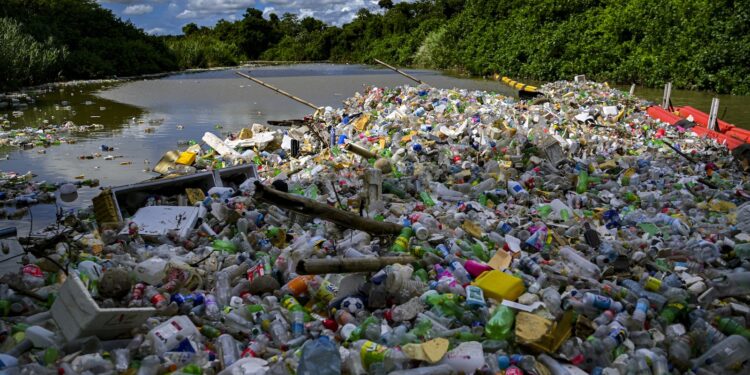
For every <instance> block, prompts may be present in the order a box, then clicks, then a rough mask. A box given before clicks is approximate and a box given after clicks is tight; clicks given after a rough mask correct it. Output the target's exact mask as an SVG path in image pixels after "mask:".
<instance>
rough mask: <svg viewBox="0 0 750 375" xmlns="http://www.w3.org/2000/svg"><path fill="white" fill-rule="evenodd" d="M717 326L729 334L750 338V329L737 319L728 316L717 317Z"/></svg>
mask: <svg viewBox="0 0 750 375" xmlns="http://www.w3.org/2000/svg"><path fill="white" fill-rule="evenodd" d="M716 326H717V327H718V328H719V330H720V331H721V332H723V333H726V334H729V335H740V336H742V337H744V338H746V339H748V340H750V329H748V328H747V327H745V326H744V325H742V324H740V323H738V322H737V321H736V320H734V319H732V318H727V317H718V316H717V317H716Z"/></svg>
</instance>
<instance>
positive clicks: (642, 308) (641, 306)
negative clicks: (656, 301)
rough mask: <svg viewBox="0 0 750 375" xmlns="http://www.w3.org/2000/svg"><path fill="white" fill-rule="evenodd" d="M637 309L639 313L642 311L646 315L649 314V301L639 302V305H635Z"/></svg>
mask: <svg viewBox="0 0 750 375" xmlns="http://www.w3.org/2000/svg"><path fill="white" fill-rule="evenodd" d="M635 309H636V310H637V311H641V312H643V313H644V314H645V313H647V312H648V302H647V301H638V303H637V304H636V305H635Z"/></svg>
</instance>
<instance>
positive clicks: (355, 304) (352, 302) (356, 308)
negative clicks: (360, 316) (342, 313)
mask: <svg viewBox="0 0 750 375" xmlns="http://www.w3.org/2000/svg"><path fill="white" fill-rule="evenodd" d="M341 308H342V309H344V310H346V311H348V312H350V313H352V315H355V314H357V313H358V312H360V311H362V310H363V309H364V308H365V303H364V302H362V299H361V298H359V297H346V298H344V300H343V301H341Z"/></svg>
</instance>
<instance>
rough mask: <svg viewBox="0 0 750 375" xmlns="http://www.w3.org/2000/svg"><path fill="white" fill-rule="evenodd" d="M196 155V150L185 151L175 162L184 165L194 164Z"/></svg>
mask: <svg viewBox="0 0 750 375" xmlns="http://www.w3.org/2000/svg"><path fill="white" fill-rule="evenodd" d="M195 155H196V154H195V153H194V152H189V151H185V152H183V153H181V154H180V157H179V158H177V161H175V163H177V164H182V165H193V163H194V162H195Z"/></svg>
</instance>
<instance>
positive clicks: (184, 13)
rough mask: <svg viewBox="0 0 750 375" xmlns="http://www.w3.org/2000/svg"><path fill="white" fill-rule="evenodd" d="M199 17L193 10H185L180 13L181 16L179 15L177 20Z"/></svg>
mask: <svg viewBox="0 0 750 375" xmlns="http://www.w3.org/2000/svg"><path fill="white" fill-rule="evenodd" d="M196 17H198V13H196V12H194V11H192V10H187V9H185V10H183V11H182V12H180V14H178V15H177V18H180V19H183V18H196Z"/></svg>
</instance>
